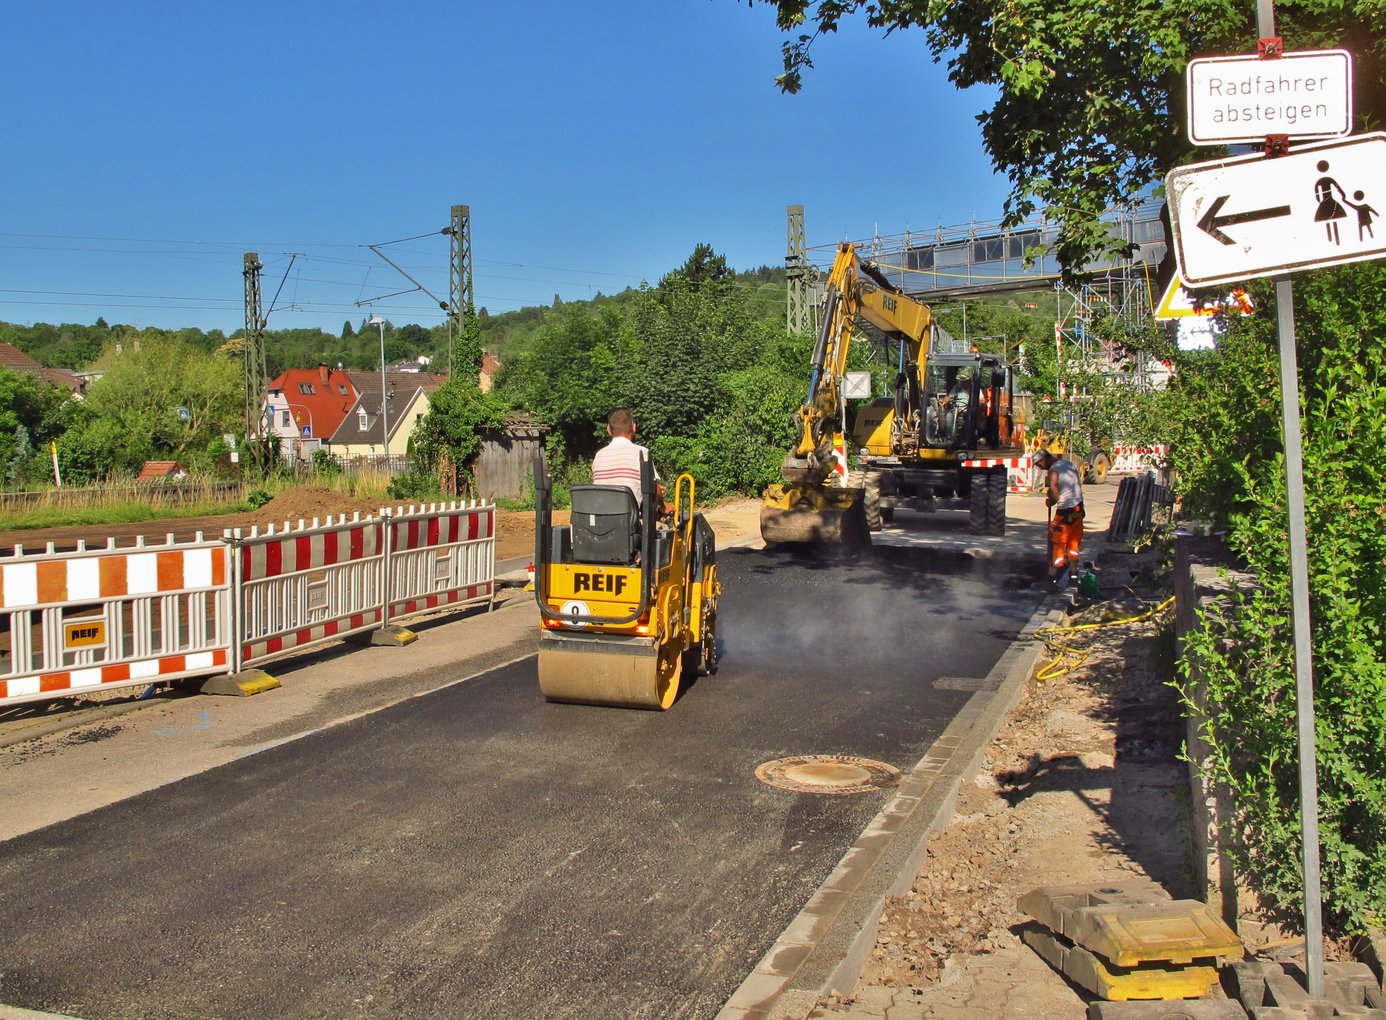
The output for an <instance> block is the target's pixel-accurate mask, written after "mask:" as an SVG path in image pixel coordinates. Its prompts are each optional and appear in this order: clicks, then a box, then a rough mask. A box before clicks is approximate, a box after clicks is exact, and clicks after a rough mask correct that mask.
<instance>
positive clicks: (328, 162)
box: [0, 0, 1007, 333]
mask: <svg viewBox="0 0 1386 1020" xmlns="http://www.w3.org/2000/svg"><path fill="white" fill-rule="evenodd" d="M0 30H3V33H4V35H5V37H6V38H7V39H8V40H9V45H8V46H7V47H6V54H5V59H4V60H3V61H0V95H3V96H4V97H5V98H4V102H3V106H0V111H2V112H0V127H3V131H4V138H5V141H6V145H5V157H4V169H3V171H2V172H0V181H2V182H3V186H0V320H4V321H8V322H21V323H31V322H80V323H89V322H93V321H95V319H96V317H97V316H98V315H100V316H104V317H105V318H106V320H107V321H108V322H112V323H115V322H127V323H133V324H137V325H142V326H161V327H181V326H199V327H202V328H204V329H211V328H220V329H223V330H227V331H230V330H232V329H235V328H238V327H240V326H241V325H243V323H244V303H243V283H242V276H241V269H242V256H243V253H244V252H246V251H256V252H258V253H259V254H260V257H261V260H262V261H263V262H264V265H265V269H264V277H263V286H264V300H265V306H266V307H267V308H268V307H270V304H271V301H272V299H273V300H274V311H273V313H272V315H271V316H270V327H271V328H272V329H283V328H294V327H322V328H325V329H327V330H328V331H330V332H332V333H336V332H337V331H338V330H340V328H341V325H342V322H343V321H344V320H345V319H351V320H353V321H354V322H359V321H360V320H361V319H362V318H363V317H365V316H367V315H369V314H371V313H372V312H374V311H378V312H379V313H380V314H382V315H384V316H386V317H387V318H389V319H390V320H392V321H393V322H395V323H405V322H419V323H422V324H424V325H433V324H435V323H437V322H439V321H441V316H442V312H441V311H440V310H438V309H437V307H436V306H435V305H434V304H433V303H432V301H431V300H429V299H428V298H427V297H426V296H425V295H424V294H421V293H413V294H404V295H399V296H395V297H386V298H382V297H381V296H382V295H386V294H389V293H391V292H395V291H400V290H406V289H408V288H410V287H411V286H412V284H410V283H409V281H407V280H406V279H404V278H403V277H402V276H400V275H399V274H398V273H396V272H395V271H394V270H393V269H391V268H390V267H389V266H388V265H386V264H385V262H383V261H382V260H381V259H379V258H378V257H377V256H376V255H374V254H373V253H372V252H371V251H370V249H369V248H367V247H366V246H367V245H370V244H376V245H384V244H385V242H393V241H395V240H397V239H401V238H408V237H413V236H414V235H421V234H430V235H431V236H428V237H425V238H422V239H419V240H414V241H409V242H405V243H401V244H390V245H386V246H385V247H383V248H382V250H383V251H384V252H385V253H386V254H388V255H389V256H390V257H391V259H393V260H394V261H395V262H397V263H399V264H400V265H401V266H403V267H404V268H405V269H407V270H408V271H409V273H410V275H412V276H415V277H416V278H417V279H418V280H419V281H420V282H421V283H423V284H424V286H425V287H426V288H427V289H428V290H429V291H431V292H432V293H434V294H437V295H439V296H440V297H442V298H443V299H446V297H447V287H448V277H447V260H448V244H447V238H446V237H444V236H442V235H438V234H433V233H432V232H435V231H438V230H440V229H442V228H443V227H446V226H447V223H448V216H449V211H450V209H451V207H452V206H453V205H455V204H460V205H467V206H469V207H470V210H471V222H472V256H473V265H474V272H475V288H476V300H477V304H478V305H479V306H484V307H486V308H488V309H489V310H491V311H492V312H493V313H494V312H504V311H511V310H514V309H516V308H520V307H523V306H525V305H533V304H548V303H549V302H551V301H552V300H553V297H554V295H555V294H558V295H561V296H562V297H563V298H564V299H566V300H576V299H584V298H588V297H591V296H593V295H595V294H596V293H598V292H603V293H615V292H618V291H620V290H622V289H624V288H625V287H627V286H638V285H639V284H640V282H641V281H642V280H648V281H650V282H652V283H653V282H655V281H657V280H658V278H659V277H660V276H661V275H662V274H663V273H665V272H667V271H669V270H670V269H673V268H675V267H677V266H678V265H680V264H682V263H683V261H684V260H685V259H686V258H687V257H688V255H689V254H690V253H691V252H692V250H693V247H694V245H696V244H698V243H700V242H706V243H709V244H711V245H712V246H713V247H714V248H715V249H716V250H717V251H718V252H719V253H721V254H723V255H725V256H726V257H727V260H728V262H729V263H730V264H731V265H732V266H733V267H734V268H737V269H748V268H752V267H755V266H759V265H762V264H768V265H775V266H779V265H783V262H784V255H785V249H786V218H785V209H786V206H788V205H791V204H800V205H803V206H804V207H805V221H806V227H807V240H808V244H809V245H810V247H814V246H819V245H830V244H833V243H835V242H836V241H838V240H841V239H844V238H852V239H861V238H868V237H870V236H872V235H873V234H874V233H877V232H879V233H880V234H882V235H893V234H900V233H902V232H903V231H905V230H907V229H908V230H911V231H917V230H927V229H929V228H932V227H937V226H940V225H942V226H952V225H957V224H961V223H966V222H968V221H969V220H971V219H973V218H976V219H979V220H982V221H986V222H994V221H996V220H997V219H999V217H1000V213H1001V204H1002V201H1003V200H1004V197H1005V194H1006V192H1007V187H1006V182H1005V180H1004V179H1003V178H999V177H996V176H995V175H993V173H992V171H991V168H990V164H989V161H988V160H987V158H986V156H985V154H984V153H983V152H982V146H981V136H980V132H979V129H978V126H977V124H976V121H975V119H974V118H975V116H976V114H977V113H979V112H980V111H982V110H983V109H986V108H987V107H989V106H990V103H991V98H992V97H991V96H990V95H989V94H988V93H986V92H983V91H979V90H972V91H970V92H967V93H959V92H958V91H957V90H955V89H954V88H953V87H952V86H951V85H950V84H949V83H948V81H947V78H946V75H945V71H944V69H943V68H942V67H941V66H939V65H936V64H934V63H933V62H932V61H931V60H930V58H929V55H928V53H927V51H926V49H925V47H924V44H923V40H922V38H921V37H920V36H919V35H918V34H917V33H897V34H896V35H894V36H891V37H889V38H883V37H882V36H881V34H880V33H879V32H878V31H876V30H872V29H868V28H867V27H866V26H865V24H864V23H860V22H859V23H856V24H855V25H849V26H847V27H845V28H844V30H843V31H841V32H839V33H838V34H837V35H835V36H828V37H826V38H824V39H822V40H820V41H819V42H818V43H816V44H815V47H814V50H813V56H814V61H815V64H816V67H815V68H814V69H813V70H812V71H810V72H809V73H808V74H807V76H806V84H805V87H804V89H803V90H802V91H801V92H800V93H799V94H798V95H795V96H786V95H782V94H781V93H780V92H779V91H778V90H777V89H776V88H775V87H774V84H773V80H774V77H775V75H776V74H778V73H779V72H780V70H781V60H780V45H781V43H782V41H783V37H782V36H781V34H780V33H779V32H778V31H777V30H776V28H775V23H774V10H773V8H771V7H768V6H760V5H758V6H756V7H751V8H748V7H747V6H746V5H745V4H744V3H737V2H735V0H644V2H635V0H610V2H607V0H599V2H595V3H586V4H579V3H571V2H568V3H560V2H550V0H533V2H529V3H523V4H520V3H483V2H479V0H453V2H450V3H448V2H434V0H420V2H415V3H401V4H382V3H373V4H364V3H359V2H355V0H347V2H337V3H331V4H329V3H325V2H315V0H309V2H291V3H285V2H282V0H279V2H274V3H270V2H261V0H242V2H239V3H236V4H225V3H222V4H211V3H205V2H195V0H194V2H188V0H181V2H177V3H174V2H150V0H132V2H129V3H121V4H112V3H108V2H94V0H78V2H67V3H12V4H8V5H5V8H4V12H3V13H0ZM293 254H297V257H296V258H294V259H293V265H292V269H290V268H289V265H290V256H291V255H293ZM281 284H282V290H281ZM276 292H278V294H279V296H278V298H277V299H275V294H276ZM373 298H380V300H378V301H377V302H376V303H375V304H373V305H370V306H369V307H366V306H358V305H357V304H356V303H357V302H365V301H370V300H372V299H373Z"/></svg>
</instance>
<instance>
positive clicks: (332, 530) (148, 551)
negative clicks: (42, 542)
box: [0, 502, 496, 705]
mask: <svg viewBox="0 0 1386 1020" xmlns="http://www.w3.org/2000/svg"><path fill="white" fill-rule="evenodd" d="M495 538H496V509H495V505H494V504H491V503H479V502H471V503H447V504H430V505H427V506H420V507H413V506H410V507H397V508H395V509H394V510H388V509H384V510H381V511H380V513H379V515H376V516H371V517H365V518H363V517H361V515H360V514H356V515H354V516H353V517H351V518H349V519H348V518H347V517H346V516H341V517H337V518H328V519H327V520H326V521H323V520H320V519H315V520H312V521H299V522H297V523H296V524H293V523H290V522H287V521H286V522H284V523H283V525H278V526H273V525H272V526H270V527H267V528H264V529H261V528H249V529H234V530H227V531H226V532H224V533H223V536H222V538H221V540H219V541H218V540H204V539H203V537H202V536H201V534H199V535H198V536H197V537H196V538H195V539H194V540H193V541H191V542H175V541H174V540H173V537H172V536H169V539H168V542H167V543H166V544H164V545H158V546H153V545H145V544H144V542H143V540H142V539H141V540H139V541H137V543H136V544H135V545H134V546H127V547H123V548H116V546H115V540H114V539H112V540H110V541H109V542H108V543H107V545H106V547H105V548H101V549H87V548H85V547H84V546H81V545H79V546H78V549H77V550H76V551H75V552H67V553H57V552H55V551H54V549H53V547H52V546H51V545H50V546H49V547H48V548H47V550H46V551H44V552H40V553H29V552H23V551H21V550H18V549H17V550H16V552H15V555H13V556H7V557H4V558H3V559H0V705H6V704H14V703H19V702H25V701H38V700H46V699H51V698H56V697H62V696H65V695H69V694H81V693H84V692H90V691H95V690H111V689H115V688H119V687H128V686H133V685H137V684H149V683H157V682H162V681H168V680H175V679H181V678H185V677H194V676H213V675H217V674H222V673H233V674H234V673H239V672H241V671H242V670H244V669H246V668H247V667H249V666H254V665H258V664H260V663H262V662H264V661H266V660H268V659H272V658H274V657H276V656H279V655H283V654H286V653H289V652H300V651H304V650H306V649H309V648H312V647H315V646H318V645H321V644H325V643H328V642H331V641H336V640H339V639H341V638H344V637H347V636H349V635H352V634H358V633H362V632H365V631H369V630H372V629H378V628H384V627H386V626H387V625H389V624H390V623H392V622H396V621H399V620H403V619H407V618H410V617H414V616H418V615H421V614H423V613H429V612H438V611H445V610H452V609H460V608H463V607H466V606H471V605H476V604H479V603H483V602H489V601H490V600H492V599H493V598H494V595H495Z"/></svg>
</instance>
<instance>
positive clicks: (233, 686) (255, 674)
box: [196, 669, 283, 698]
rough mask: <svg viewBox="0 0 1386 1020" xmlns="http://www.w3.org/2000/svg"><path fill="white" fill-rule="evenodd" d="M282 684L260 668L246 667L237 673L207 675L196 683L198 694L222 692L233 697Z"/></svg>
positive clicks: (244, 696)
mask: <svg viewBox="0 0 1386 1020" xmlns="http://www.w3.org/2000/svg"><path fill="white" fill-rule="evenodd" d="M281 686H283V685H282V684H280V682H279V681H278V680H276V679H275V678H274V677H272V676H270V675H269V674H268V673H266V672H265V671H264V670H262V669H246V670H242V671H241V672H239V673H231V674H223V675H222V676H214V677H209V678H207V679H206V680H203V681H201V682H199V683H197V685H196V689H197V692H198V693H199V694H223V695H227V696H229V697H233V698H248V697H250V696H251V695H253V694H263V693H265V691H272V690H274V689H275V688H276V687H281Z"/></svg>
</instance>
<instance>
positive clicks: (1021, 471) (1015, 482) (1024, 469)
mask: <svg viewBox="0 0 1386 1020" xmlns="http://www.w3.org/2000/svg"><path fill="white" fill-rule="evenodd" d="M962 466H963V467H965V468H997V467H1004V468H1005V469H1006V491H1007V492H1030V491H1031V490H1032V489H1033V488H1034V487H1035V484H1036V483H1035V479H1034V471H1033V470H1032V468H1031V464H1030V455H1029V454H1028V453H1027V454H1026V455H1025V456H1024V457H979V458H976V459H974V460H965V461H963V462H962Z"/></svg>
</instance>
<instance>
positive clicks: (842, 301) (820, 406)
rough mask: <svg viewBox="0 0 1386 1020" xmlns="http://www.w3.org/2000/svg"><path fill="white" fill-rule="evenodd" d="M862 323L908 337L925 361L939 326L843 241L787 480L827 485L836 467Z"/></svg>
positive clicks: (911, 354) (914, 354)
mask: <svg viewBox="0 0 1386 1020" xmlns="http://www.w3.org/2000/svg"><path fill="white" fill-rule="evenodd" d="M858 322H866V323H870V324H871V325H872V326H874V327H876V328H877V329H878V330H880V331H881V332H882V333H885V334H886V335H888V336H892V337H898V338H900V339H901V340H903V341H904V343H905V345H906V349H907V351H908V359H909V360H910V361H912V362H913V363H915V364H919V362H920V361H921V360H922V352H923V351H924V350H925V348H926V346H927V342H928V337H929V329H930V326H931V325H932V324H933V313H932V312H931V311H930V310H929V306H928V305H925V304H921V303H920V302H918V301H915V300H914V299H913V298H911V297H909V296H908V295H906V294H904V293H901V292H900V291H899V290H897V289H896V288H895V287H893V286H891V284H890V283H889V282H888V281H887V280H886V279H885V277H884V276H882V275H881V274H880V272H879V271H878V270H876V269H875V267H873V266H871V265H869V264H868V263H865V262H863V261H862V260H861V258H860V257H859V256H858V255H857V251H856V246H855V245H853V244H851V243H843V244H841V245H839V246H838V250H837V257H836V258H835V259H834V260H833V266H832V269H831V271H830V272H829V273H828V279H827V283H826V286H825V288H824V299H823V315H822V322H821V324H820V326H819V330H818V341H817V343H816V344H815V345H814V349H813V358H812V361H811V363H810V368H809V386H808V396H807V398H806V399H805V400H804V403H803V405H802V406H801V407H800V408H799V414H798V417H799V435H800V439H799V443H798V445H797V446H796V447H795V448H794V449H793V450H791V451H790V453H789V456H788V457H786V458H785V462H784V465H783V466H782V469H781V473H782V474H783V476H784V479H785V481H786V482H789V483H791V484H800V483H804V482H817V483H821V482H822V481H823V479H824V478H826V477H827V474H828V472H829V471H830V470H831V463H832V462H831V456H832V438H833V433H834V431H835V430H836V428H837V425H838V423H839V422H840V420H841V416H842V406H843V397H842V392H841V382H842V377H843V374H844V373H845V372H846V370H847V355H848V353H849V352H850V350H851V347H852V341H853V339H854V337H855V335H856V333H855V331H856V325H857V323H858Z"/></svg>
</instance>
